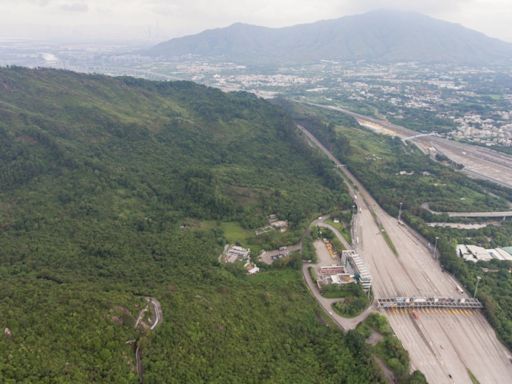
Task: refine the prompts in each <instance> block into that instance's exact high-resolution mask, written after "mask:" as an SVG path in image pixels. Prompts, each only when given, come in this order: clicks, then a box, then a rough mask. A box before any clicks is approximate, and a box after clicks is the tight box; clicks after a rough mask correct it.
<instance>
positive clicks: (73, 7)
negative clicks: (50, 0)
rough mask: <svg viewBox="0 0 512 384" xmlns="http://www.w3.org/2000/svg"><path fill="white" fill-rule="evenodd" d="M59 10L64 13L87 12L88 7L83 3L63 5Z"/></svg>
mask: <svg viewBox="0 0 512 384" xmlns="http://www.w3.org/2000/svg"><path fill="white" fill-rule="evenodd" d="M59 8H60V9H61V10H63V11H66V12H87V11H88V10H89V6H88V5H87V4H85V3H64V4H61V5H59Z"/></svg>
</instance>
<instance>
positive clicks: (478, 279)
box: [473, 276, 482, 297]
mask: <svg viewBox="0 0 512 384" xmlns="http://www.w3.org/2000/svg"><path fill="white" fill-rule="evenodd" d="M480 280H482V278H481V277H480V276H477V277H476V287H475V293H474V294H473V297H476V293H477V292H478V283H479V282H480Z"/></svg>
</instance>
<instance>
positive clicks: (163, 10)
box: [0, 0, 512, 44]
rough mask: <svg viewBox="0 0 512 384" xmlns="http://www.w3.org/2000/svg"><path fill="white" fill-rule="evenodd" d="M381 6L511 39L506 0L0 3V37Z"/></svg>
mask: <svg viewBox="0 0 512 384" xmlns="http://www.w3.org/2000/svg"><path fill="white" fill-rule="evenodd" d="M383 8H389V9H398V10H404V11H414V12H420V13H424V14H426V15H429V16H432V17H435V18H438V19H442V20H446V21H450V22H455V23H458V24H461V25H464V26H465V27H467V28H471V29H475V30H477V31H479V32H482V33H484V34H486V35H488V36H491V37H495V38H499V39H501V40H504V41H508V42H512V26H511V24H510V22H509V21H510V20H512V6H511V5H510V4H509V3H508V1H507V0H487V1H485V0H453V1H450V2H449V3H447V2H446V1H442V0H420V1H415V2H413V3H412V2H410V1H405V0H391V1H382V0H359V1H357V0H343V1H339V0H338V1H334V0H333V1H331V0H326V1H324V2H322V4H317V3H316V2H313V1H307V0H296V1H291V0H274V1H271V0H261V1H255V0H241V1H239V2H237V3H235V4H232V2H229V1H227V0H213V1H209V2H208V1H206V0H188V1H183V0H175V1H171V2H168V1H164V0H146V1H144V0H125V1H120V0H110V1H108V3H106V2H101V1H99V0H16V1H12V0H0V39H1V40H3V41H5V40H33V41H40V42H41V41H42V42H45V41H46V42H91V43H92V42H97V43H114V42H115V43H127V42H131V43H134V44H140V43H157V42H160V41H163V40H167V39H171V38H173V37H179V36H183V35H188V34H194V33H198V32H201V31H203V30H205V29H211V28H219V27H224V26H227V25H230V24H233V23H236V22H242V23H249V24H255V25H261V26H268V27H284V26H289V25H294V24H302V23H310V22H315V21H318V20H324V19H335V18H340V17H343V16H348V15H353V14H359V13H365V12H368V11H373V10H377V9H383Z"/></svg>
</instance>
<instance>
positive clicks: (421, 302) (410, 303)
mask: <svg viewBox="0 0 512 384" xmlns="http://www.w3.org/2000/svg"><path fill="white" fill-rule="evenodd" d="M377 307H379V308H382V309H393V308H405V309H420V308H453V309H482V308H483V305H482V303H481V302H480V301H479V300H478V299H475V298H453V297H429V298H426V297H393V298H385V299H377Z"/></svg>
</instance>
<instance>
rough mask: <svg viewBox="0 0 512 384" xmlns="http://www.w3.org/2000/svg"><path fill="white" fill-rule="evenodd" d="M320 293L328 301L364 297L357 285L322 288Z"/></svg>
mask: <svg viewBox="0 0 512 384" xmlns="http://www.w3.org/2000/svg"><path fill="white" fill-rule="evenodd" d="M320 293H321V295H322V296H323V297H326V298H328V299H341V298H348V297H358V296H364V291H363V290H362V288H361V286H360V285H358V284H354V283H353V284H345V285H334V284H332V285H327V286H325V287H322V289H321V290H320Z"/></svg>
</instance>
